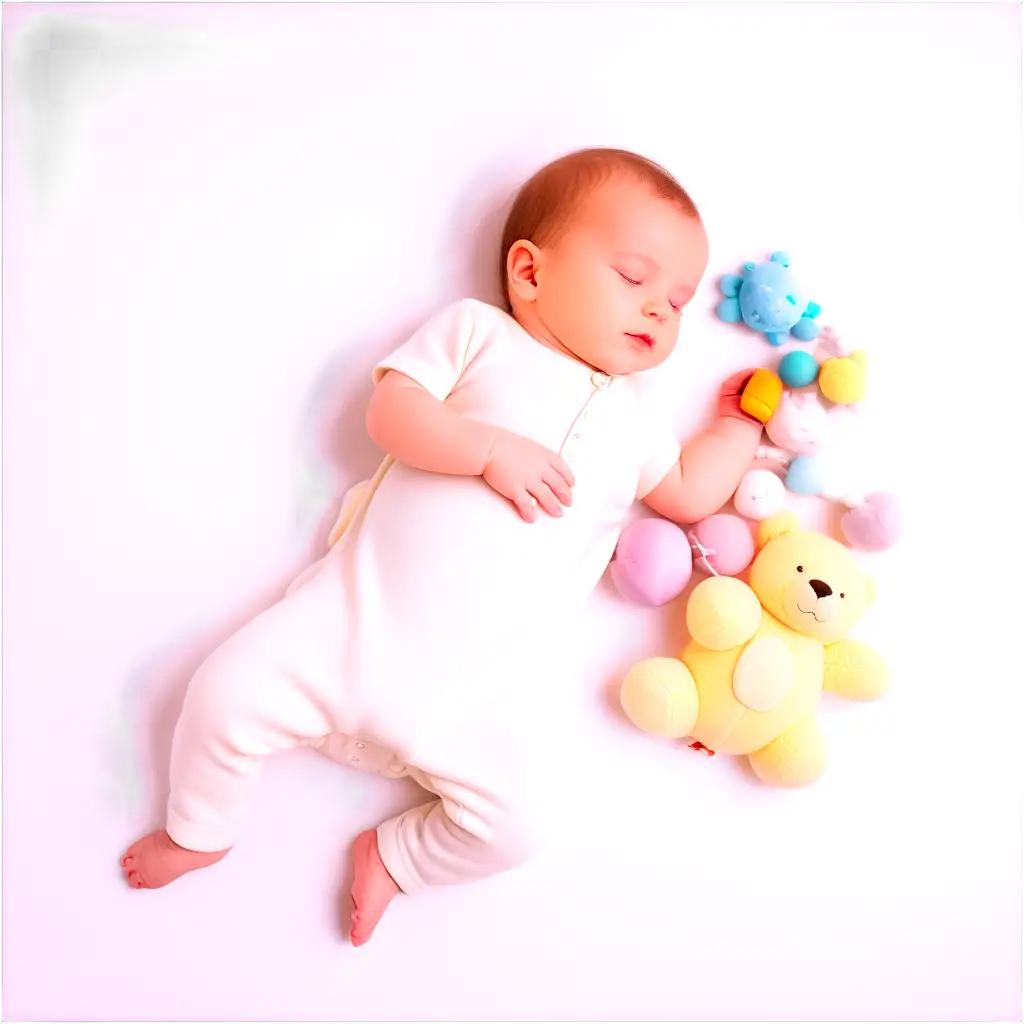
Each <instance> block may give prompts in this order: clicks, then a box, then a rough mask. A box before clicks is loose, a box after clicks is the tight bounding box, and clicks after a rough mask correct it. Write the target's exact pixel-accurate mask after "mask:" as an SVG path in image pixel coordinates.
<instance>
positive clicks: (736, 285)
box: [718, 274, 743, 299]
mask: <svg viewBox="0 0 1024 1024" xmlns="http://www.w3.org/2000/svg"><path fill="white" fill-rule="evenodd" d="M742 284H743V278H742V277H739V276H738V275H736V274H724V275H723V276H722V279H721V281H719V282H718V289H719V291H720V292H721V293H722V294H723V295H725V296H726V297H728V298H730V299H734V298H736V296H737V295H739V293H740V285H742Z"/></svg>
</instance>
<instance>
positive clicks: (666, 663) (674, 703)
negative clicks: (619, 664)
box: [619, 658, 699, 739]
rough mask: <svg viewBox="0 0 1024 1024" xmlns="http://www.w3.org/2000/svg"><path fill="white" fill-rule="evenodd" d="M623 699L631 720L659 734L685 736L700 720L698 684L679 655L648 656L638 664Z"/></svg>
mask: <svg viewBox="0 0 1024 1024" xmlns="http://www.w3.org/2000/svg"><path fill="white" fill-rule="evenodd" d="M619 698H620V700H621V702H622V709H623V711H625V712H626V715H627V716H628V717H629V720H630V721H631V722H632V723H633V724H634V725H635V726H637V728H639V729H643V731H644V732H649V733H653V734H654V735H655V736H664V737H666V738H668V739H681V738H682V737H683V736H689V735H690V732H691V731H692V729H693V727H694V725H695V724H696V722H697V713H698V711H699V704H698V701H697V687H696V685H695V683H694V681H693V676H692V675H691V674H690V670H689V669H688V668H687V667H686V666H685V665H684V664H683V663H682V662H681V661H680V660H679V659H678V658H648V659H647V660H646V661H641V662H640V663H639V664H638V665H635V666H634V667H633V668H632V670H631V671H630V673H629V675H627V676H626V678H625V679H624V680H623V683H622V689H621V691H620V694H619Z"/></svg>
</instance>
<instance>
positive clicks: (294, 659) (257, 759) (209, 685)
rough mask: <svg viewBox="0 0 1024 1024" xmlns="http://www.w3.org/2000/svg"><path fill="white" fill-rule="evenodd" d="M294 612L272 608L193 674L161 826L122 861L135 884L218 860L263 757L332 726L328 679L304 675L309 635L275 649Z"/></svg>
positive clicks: (157, 881)
mask: <svg viewBox="0 0 1024 1024" xmlns="http://www.w3.org/2000/svg"><path fill="white" fill-rule="evenodd" d="M302 610H303V608H302V606H299V608H298V611H299V612H301V611H302ZM295 615H296V609H295V607H293V606H290V607H289V608H287V609H284V608H282V605H277V606H275V607H274V608H273V609H270V610H269V612H267V613H264V616H261V617H258V618H257V619H255V620H253V621H252V622H250V623H249V624H248V625H247V626H246V627H244V628H243V629H242V630H241V631H240V632H239V633H236V634H235V635H234V636H233V637H231V638H230V639H229V640H228V641H227V642H226V643H225V644H223V645H222V646H221V647H219V648H218V649H217V650H216V651H214V653H213V654H212V655H211V656H210V657H209V658H207V660H206V661H205V662H204V663H203V664H202V665H201V666H200V668H199V670H198V671H197V672H196V674H195V676H194V677H193V679H192V681H191V683H190V684H189V688H188V692H187V693H186V695H185V702H184V706H183V708H182V712H181V717H180V718H179V720H178V724H177V727H176V729H175V733H174V740H173V743H172V747H171V766H170V782H171V792H170V797H169V799H168V802H167V825H166V829H159V830H157V831H156V832H153V833H150V834H149V835H147V836H145V837H143V838H142V839H140V840H139V841H138V842H136V843H135V844H134V845H133V846H132V847H130V848H129V849H128V850H127V851H126V853H125V854H124V856H123V857H122V859H121V865H122V867H123V869H124V873H125V877H126V878H127V880H128V882H129V883H130V884H131V885H132V886H133V887H134V888H138V889H144V888H146V889H152V888H157V887H159V886H162V885H166V884H167V883H168V882H172V881H174V879H176V878H178V877H179V876H180V875H182V874H183V873H185V872H186V871H191V870H193V869H194V868H197V867H205V866H207V865H208V864H212V863H214V862H215V861H217V860H220V859H221V858H222V857H223V856H224V855H225V854H226V853H227V851H228V849H229V848H230V847H231V846H232V844H233V843H234V842H235V839H236V837H237V835H238V832H239V829H240V827H241V821H242V817H243V813H244V810H245V803H246V800H247V797H248V794H249V791H250V788H251V785H252V783H253V781H254V779H255V777H256V775H257V773H258V769H259V767H260V764H261V763H262V760H263V758H265V757H266V756H267V755H269V754H273V753H276V752H277V751H281V750H287V749H290V748H293V747H296V746H299V745H300V744H303V743H305V742H308V741H309V740H312V739H315V738H317V737H320V736H323V735H324V734H326V733H328V732H331V731H332V729H334V728H335V727H336V722H335V721H334V719H333V717H332V714H333V705H334V701H335V700H336V695H335V694H332V693H328V692H324V691H325V690H326V689H327V685H326V679H329V678H330V674H329V673H324V672H323V671H322V670H321V666H314V667H311V668H310V669H309V670H308V671H304V669H305V668H306V666H305V665H304V664H303V651H304V650H305V651H308V650H309V649H310V645H311V644H313V643H314V642H315V638H310V637H307V636H306V635H305V632H304V631H303V630H298V631H297V635H295V636H294V638H293V640H294V643H293V644H292V645H290V646H289V645H282V643H281V641H282V639H283V638H285V637H286V636H287V632H288V631H287V629H282V628H281V627H282V626H286V625H287V622H286V621H285V618H286V617H289V616H290V617H295ZM270 640H275V641H276V642H273V643H271V642H269V641H270ZM320 647H321V648H322V647H323V644H321V645H320ZM272 650H278V651H280V652H281V653H280V654H279V655H278V656H275V654H274V653H271V652H272ZM337 689H338V687H337V686H335V690H337Z"/></svg>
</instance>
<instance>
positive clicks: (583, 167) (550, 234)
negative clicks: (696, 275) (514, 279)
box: [498, 148, 700, 312]
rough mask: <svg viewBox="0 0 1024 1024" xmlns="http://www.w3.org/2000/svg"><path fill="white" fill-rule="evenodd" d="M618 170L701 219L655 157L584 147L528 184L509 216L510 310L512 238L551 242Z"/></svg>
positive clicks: (504, 240) (505, 246)
mask: <svg viewBox="0 0 1024 1024" xmlns="http://www.w3.org/2000/svg"><path fill="white" fill-rule="evenodd" d="M617 174H621V175H632V177H633V178H634V180H636V181H638V182H639V183H640V184H643V185H646V186H648V188H650V190H651V191H652V192H653V193H654V195H656V196H658V197H659V198H661V199H667V200H668V201H669V202H671V203H674V204H675V205H676V207H677V208H678V209H679V210H680V211H681V212H683V213H684V214H686V215H687V216H689V217H694V218H696V219H697V220H700V214H699V213H698V212H697V207H696V206H695V205H694V202H693V200H692V199H691V198H690V197H689V195H688V194H687V192H686V189H684V188H683V186H682V185H680V184H679V182H678V181H676V179H675V178H673V177H672V175H671V174H669V172H668V171H666V170H665V168H664V167H662V166H661V165H660V164H656V163H655V162H654V161H653V160H648V159H647V158H646V157H643V156H640V155H639V154H638V153H631V152H630V151H629V150H627V149H604V148H597V149H578V150H576V151H575V152H574V153H567V154H566V155H565V156H562V157H559V158H558V159H557V160H553V161H552V162H551V163H549V164H546V165H545V166H544V167H542V168H541V169H540V170H539V171H537V173H536V174H534V175H533V177H532V178H530V180H529V181H527V182H526V184H525V185H523V187H522V188H521V189H520V190H519V192H518V194H517V195H516V198H515V201H514V202H513V203H512V209H511V210H510V211H509V215H508V218H507V219H506V221H505V230H504V232H503V233H502V236H501V252H500V253H499V257H500V260H499V270H498V273H499V276H500V280H501V283H502V293H503V295H504V299H505V310H506V312H511V302H510V301H509V293H508V274H507V271H506V260H507V258H508V251H509V249H510V248H511V247H512V243H513V242H516V241H518V240H519V239H520V238H526V239H529V240H530V241H531V242H533V243H534V245H549V244H550V243H551V242H553V241H555V239H557V238H558V236H559V234H561V232H562V231H563V230H564V229H565V228H566V227H567V226H568V225H569V223H570V222H571V220H572V215H573V213H574V212H575V211H576V208H577V206H578V205H579V202H580V200H581V199H583V198H585V197H586V196H588V195H589V194H590V193H591V192H592V191H593V190H594V189H595V188H597V186H598V185H601V184H603V183H604V182H606V181H608V180H609V179H610V178H612V177H614V176H615V175H617Z"/></svg>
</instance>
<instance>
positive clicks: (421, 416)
mask: <svg viewBox="0 0 1024 1024" xmlns="http://www.w3.org/2000/svg"><path fill="white" fill-rule="evenodd" d="M366 431H367V433H368V434H369V435H370V437H371V438H372V439H373V441H374V442H375V443H376V444H378V445H379V446H380V447H381V448H383V449H384V450H385V451H387V452H389V453H390V454H391V455H392V456H393V457H394V458H395V459H396V460H397V461H398V462H403V463H405V464H406V465H407V466H413V467H414V468H416V469H425V470H428V471H430V472H433V473H451V474H454V475H457V476H480V477H483V479H484V480H485V482H486V483H487V484H488V486H490V487H491V488H492V489H493V490H495V491H497V492H498V493H499V494H501V495H503V496H504V497H506V498H508V499H509V500H510V501H511V502H512V503H513V505H515V507H516V509H517V511H518V512H519V515H520V516H521V517H522V518H523V519H525V520H526V521H527V522H534V521H535V520H536V518H537V509H538V508H543V509H544V511H545V512H548V513H549V514H550V515H553V516H560V515H562V505H563V504H564V505H571V504H572V491H571V488H572V487H573V486H574V484H575V479H574V477H573V473H572V470H571V469H570V468H569V466H568V465H567V464H566V463H565V461H564V460H563V459H562V457H561V456H560V455H558V453H557V452H552V451H549V450H548V449H547V448H545V447H543V445H540V444H537V443H536V442H535V441H531V440H530V439H529V438H526V437H521V436H520V435H519V434H515V433H513V432H512V431H510V430H503V429H502V428H501V427H495V426H492V425H490V424H487V423H481V422H480V421H479V420H473V419H470V418H469V417H467V416H462V415H461V414H460V413H458V412H456V411H455V410H454V409H452V408H451V407H450V406H448V405H445V403H444V402H441V401H439V400H438V399H437V398H435V397H434V396H433V395H432V394H430V392H429V391H427V390H425V389H424V388H422V387H421V386H420V385H419V384H417V383H416V381H414V380H413V379H412V378H411V377H408V376H406V375H405V374H404V373H400V372H399V371H398V370H388V371H387V372H386V373H385V374H384V376H383V377H382V378H381V379H380V381H379V383H378V384H377V385H376V387H375V388H374V391H373V395H372V397H371V398H370V407H369V409H368V410H367V413H366ZM534 498H535V499H536V501H534V500H533V499H534ZM560 503H561V504H560Z"/></svg>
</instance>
